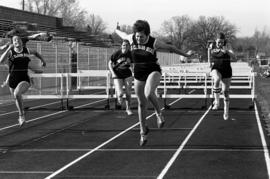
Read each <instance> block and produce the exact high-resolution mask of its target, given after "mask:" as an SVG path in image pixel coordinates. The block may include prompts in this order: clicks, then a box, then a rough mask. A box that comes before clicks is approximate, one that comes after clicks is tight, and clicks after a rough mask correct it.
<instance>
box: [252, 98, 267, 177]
mask: <svg viewBox="0 0 270 179" xmlns="http://www.w3.org/2000/svg"><path fill="white" fill-rule="evenodd" d="M254 107H255V114H256V120H257V124H258V129H259V133H260V137H261V142H262V147H263V149H264V158H265V164H266V169H267V174H268V178H269V179H270V159H269V150H268V147H267V144H266V140H265V137H264V133H263V129H262V124H261V121H260V117H259V112H258V107H257V104H256V103H255V102H254Z"/></svg>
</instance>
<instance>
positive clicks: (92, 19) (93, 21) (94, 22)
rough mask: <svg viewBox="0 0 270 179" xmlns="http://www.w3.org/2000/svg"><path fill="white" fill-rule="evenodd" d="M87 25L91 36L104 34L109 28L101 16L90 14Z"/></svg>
mask: <svg viewBox="0 0 270 179" xmlns="http://www.w3.org/2000/svg"><path fill="white" fill-rule="evenodd" d="M85 23H86V24H87V32H88V33H89V34H90V35H100V34H102V33H104V31H105V30H106V28H107V25H106V24H105V22H104V21H103V19H102V18H101V17H100V16H98V15H94V14H90V15H89V16H88V17H87V18H86V22H85Z"/></svg>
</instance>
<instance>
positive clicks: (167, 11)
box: [0, 0, 270, 37]
mask: <svg viewBox="0 0 270 179" xmlns="http://www.w3.org/2000/svg"><path fill="white" fill-rule="evenodd" d="M21 1H22V0H0V5H2V6H8V7H12V8H18V9H21V5H20V2H21ZM77 1H78V2H79V4H80V7H81V8H82V9H84V10H86V11H87V12H88V13H91V14H95V15H99V16H100V17H101V18H102V19H103V20H104V21H105V23H106V24H107V26H108V31H109V32H111V31H113V29H114V28H115V26H116V23H117V22H119V23H120V25H121V24H126V25H132V24H133V23H134V22H135V21H136V20H137V19H144V20H147V21H148V22H149V24H150V26H151V30H152V31H159V30H160V27H161V24H162V23H163V22H164V21H165V20H169V19H170V18H171V17H173V16H182V15H188V16H190V17H191V18H192V19H195V20H196V19H198V17H199V16H201V15H203V16H207V17H209V16H223V17H224V18H225V19H226V20H228V21H229V22H230V23H232V24H234V25H236V26H237V27H238V29H239V32H238V33H237V36H240V37H242V36H252V35H253V33H254V31H255V29H258V30H260V31H262V30H263V29H265V28H266V30H267V31H268V32H270V0H219V1H218V0H77ZM0 17H1V14H0Z"/></svg>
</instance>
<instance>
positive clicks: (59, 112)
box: [0, 99, 107, 131]
mask: <svg viewBox="0 0 270 179" xmlns="http://www.w3.org/2000/svg"><path fill="white" fill-rule="evenodd" d="M105 100H107V99H102V100H98V101H94V102H91V103H87V104H83V105H80V106H77V107H74V109H77V108H81V107H84V106H88V105H91V104H95V103H99V102H101V101H105ZM67 111H68V110H63V111H58V112H55V113H51V114H47V115H45V116H41V117H37V118H34V119H30V120H28V121H26V123H30V122H33V121H36V120H39V119H43V118H46V117H50V116H54V115H57V114H61V113H64V112H67ZM16 126H19V124H13V125H10V126H7V127H3V128H0V131H3V130H5V129H9V128H12V127H16Z"/></svg>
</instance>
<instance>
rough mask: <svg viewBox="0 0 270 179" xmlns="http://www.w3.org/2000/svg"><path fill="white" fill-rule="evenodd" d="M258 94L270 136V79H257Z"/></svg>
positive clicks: (265, 125) (258, 100)
mask: <svg viewBox="0 0 270 179" xmlns="http://www.w3.org/2000/svg"><path fill="white" fill-rule="evenodd" d="M256 94H257V102H258V104H259V110H260V112H261V115H262V119H263V122H264V127H265V129H266V131H267V135H268V136H270V77H268V78H264V77H261V76H259V75H258V76H257V77H256Z"/></svg>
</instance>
